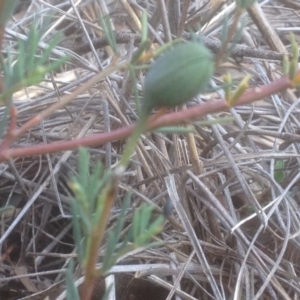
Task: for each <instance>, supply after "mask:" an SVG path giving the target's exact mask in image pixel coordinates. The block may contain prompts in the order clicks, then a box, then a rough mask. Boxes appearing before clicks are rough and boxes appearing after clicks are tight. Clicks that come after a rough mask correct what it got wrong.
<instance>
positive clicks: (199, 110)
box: [0, 71, 300, 162]
mask: <svg viewBox="0 0 300 300" xmlns="http://www.w3.org/2000/svg"><path fill="white" fill-rule="evenodd" d="M296 76H300V71H298V73H297V75H296ZM292 87H293V85H292V83H291V81H290V79H289V78H288V77H287V76H284V77H282V78H280V79H278V80H276V81H273V82H271V83H270V84H267V85H264V86H262V87H256V88H253V89H250V90H248V91H247V92H245V93H244V95H243V96H242V97H241V98H240V99H239V101H237V103H236V105H235V106H239V105H245V104H248V103H252V102H254V101H257V100H260V99H263V98H265V97H267V96H270V95H271V94H275V93H278V92H281V91H283V90H285V89H287V88H292ZM228 109H229V107H228V104H227V102H226V100H225V99H221V100H211V101H208V102H206V103H204V104H201V105H196V106H193V107H191V108H188V109H185V110H181V111H177V112H173V113H169V114H166V115H163V116H160V117H159V118H157V119H152V120H151V121H150V122H149V124H148V127H147V130H153V129H156V128H159V127H162V126H170V125H175V124H177V125H178V124H184V123H187V122H188V121H192V120H195V119H198V118H199V117H201V116H204V115H207V114H210V113H216V112H220V111H227V110H228ZM133 130H134V125H131V126H127V127H122V128H119V129H117V130H114V131H111V132H105V133H100V134H95V135H93V136H89V137H84V138H81V139H75V140H70V141H60V142H54V143H51V144H47V145H36V146H28V147H22V148H15V149H7V148H4V147H3V143H4V142H5V140H4V141H3V143H2V145H1V147H0V162H3V161H6V160H9V159H12V158H15V157H24V156H33V155H42V154H46V153H53V152H59V151H66V150H71V149H75V148H78V147H80V146H84V147H91V146H99V145H103V144H105V143H108V142H112V141H115V140H121V139H125V138H127V137H128V136H129V135H130V134H131V132H132V131H133Z"/></svg>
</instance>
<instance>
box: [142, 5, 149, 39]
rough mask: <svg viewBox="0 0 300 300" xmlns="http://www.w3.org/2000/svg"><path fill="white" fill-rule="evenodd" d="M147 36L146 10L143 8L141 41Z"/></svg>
mask: <svg viewBox="0 0 300 300" xmlns="http://www.w3.org/2000/svg"><path fill="white" fill-rule="evenodd" d="M147 38H148V19H147V12H146V11H145V10H143V13H142V33H141V42H142V43H143V42H144V41H146V40H147Z"/></svg>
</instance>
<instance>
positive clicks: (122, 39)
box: [72, 31, 292, 61]
mask: <svg viewBox="0 0 300 300" xmlns="http://www.w3.org/2000/svg"><path fill="white" fill-rule="evenodd" d="M160 37H161V39H163V40H165V37H164V35H163V34H160ZM182 37H183V38H184V39H187V40H189V39H190V38H191V35H190V34H189V33H184V34H183V35H182ZM115 38H116V42H117V43H118V44H126V43H129V42H130V41H131V40H132V39H133V40H134V42H135V43H139V42H140V41H141V35H140V34H135V33H131V32H128V31H116V32H115ZM154 42H157V41H156V40H155V39H154ZM203 42H204V44H205V46H206V47H208V48H209V49H210V50H211V51H213V52H214V53H219V51H220V49H221V48H222V43H221V41H220V40H218V39H216V38H212V37H204V38H203ZM93 45H94V47H95V49H99V48H102V47H105V46H108V42H107V40H106V38H105V37H103V38H98V39H94V40H93ZM228 47H229V48H232V50H231V52H230V54H229V55H230V56H231V57H233V58H235V57H252V58H259V59H268V60H277V61H282V59H283V56H284V54H287V53H281V52H277V51H270V50H266V49H257V48H253V47H248V46H247V45H243V44H236V45H234V46H233V45H232V44H230V43H229V45H228ZM72 51H74V52H75V53H77V54H86V53H88V52H90V51H91V48H90V47H89V46H88V44H82V45H80V46H78V47H74V48H73V49H72ZM289 58H292V56H291V55H289Z"/></svg>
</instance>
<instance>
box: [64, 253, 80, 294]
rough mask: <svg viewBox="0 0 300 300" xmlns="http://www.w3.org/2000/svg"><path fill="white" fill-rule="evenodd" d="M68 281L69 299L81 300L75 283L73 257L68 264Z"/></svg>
mask: <svg viewBox="0 0 300 300" xmlns="http://www.w3.org/2000/svg"><path fill="white" fill-rule="evenodd" d="M66 273H67V274H66V281H67V297H66V299H67V300H80V296H79V292H78V289H77V287H76V286H75V284H74V278H73V274H74V262H73V260H72V259H71V260H70V262H69V265H68V269H67V272H66Z"/></svg>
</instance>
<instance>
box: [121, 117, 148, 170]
mask: <svg viewBox="0 0 300 300" xmlns="http://www.w3.org/2000/svg"><path fill="white" fill-rule="evenodd" d="M148 116H149V113H145V112H141V115H140V119H139V121H138V122H137V124H136V127H135V129H134V131H133V133H132V135H131V136H130V137H129V140H128V142H127V145H126V147H125V150H124V152H123V155H122V158H121V160H120V162H119V165H118V171H120V173H122V171H123V170H125V169H126V167H127V165H128V164H129V161H130V157H131V154H132V153H133V151H134V148H135V147H136V145H137V143H138V141H139V138H140V136H141V135H142V134H143V132H144V131H145V130H146V128H147V120H148ZM117 173H119V172H117Z"/></svg>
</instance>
